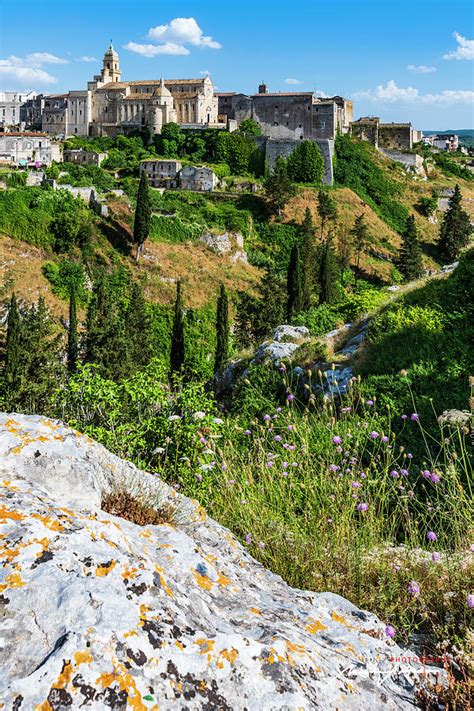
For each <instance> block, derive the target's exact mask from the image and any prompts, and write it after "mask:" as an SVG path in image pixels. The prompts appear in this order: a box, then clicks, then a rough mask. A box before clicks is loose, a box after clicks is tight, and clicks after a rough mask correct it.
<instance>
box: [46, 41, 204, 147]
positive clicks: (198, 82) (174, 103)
mask: <svg viewBox="0 0 474 711" xmlns="http://www.w3.org/2000/svg"><path fill="white" fill-rule="evenodd" d="M66 104H67V111H66V114H67V115H66V119H65V121H64V122H62V121H61V122H59V121H58V122H56V124H55V122H54V121H52V120H51V117H50V119H49V121H50V126H54V125H58V124H59V123H61V129H62V130H61V133H64V134H65V135H76V136H103V135H105V136H115V135H117V134H118V133H127V132H129V131H135V130H144V129H149V130H150V131H151V132H152V133H160V132H161V128H162V126H163V125H164V124H166V123H178V124H181V125H190V126H196V125H198V126H204V125H206V126H212V125H217V123H218V120H217V114H218V99H217V96H215V95H214V87H213V84H212V80H211V79H210V78H209V77H207V76H206V77H201V78H199V79H171V80H166V79H150V80H143V81H122V72H121V70H120V61H119V55H118V53H117V52H116V51H115V49H114V48H113V46H112V45H110V46H109V48H108V50H107V52H106V53H105V55H104V59H103V66H102V70H101V73H100V74H97V75H96V76H94V78H93V79H92V81H90V82H88V84H87V89H85V90H80V91H71V92H69V94H68V95H67V98H66ZM43 129H44V130H47V131H48V132H51V128H49V127H48V126H45V125H44V126H43ZM48 129H49V130H48Z"/></svg>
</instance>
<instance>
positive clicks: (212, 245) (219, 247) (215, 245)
mask: <svg viewBox="0 0 474 711" xmlns="http://www.w3.org/2000/svg"><path fill="white" fill-rule="evenodd" d="M200 240H201V242H203V243H204V244H205V245H206V247H209V249H212V251H213V252H215V253H216V254H220V255H223V256H224V255H226V256H227V255H228V256H229V257H230V259H231V261H233V262H247V261H248V260H247V253H246V252H245V250H244V238H243V235H241V234H240V232H224V233H222V234H213V233H212V232H204V234H203V235H201V237H200Z"/></svg>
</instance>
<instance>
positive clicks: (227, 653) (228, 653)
mask: <svg viewBox="0 0 474 711" xmlns="http://www.w3.org/2000/svg"><path fill="white" fill-rule="evenodd" d="M220 654H221V656H222V657H224V659H227V661H228V662H229V663H230V664H235V660H236V659H237V657H238V656H239V650H238V649H234V647H232V649H223V650H222V651H221V653H220Z"/></svg>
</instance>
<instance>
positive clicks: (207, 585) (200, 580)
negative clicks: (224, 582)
mask: <svg viewBox="0 0 474 711" xmlns="http://www.w3.org/2000/svg"><path fill="white" fill-rule="evenodd" d="M193 576H194V579H195V581H196V582H197V584H198V585H199V587H200V588H202V589H203V590H212V586H213V582H212V580H211V579H210V578H208V577H207V575H201V573H198V572H197V570H194V571H193Z"/></svg>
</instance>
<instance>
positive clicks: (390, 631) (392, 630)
mask: <svg viewBox="0 0 474 711" xmlns="http://www.w3.org/2000/svg"><path fill="white" fill-rule="evenodd" d="M385 634H386V635H387V637H390V639H393V638H394V637H395V635H396V634H397V633H396V632H395V628H394V627H392V625H387V626H386V628H385Z"/></svg>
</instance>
